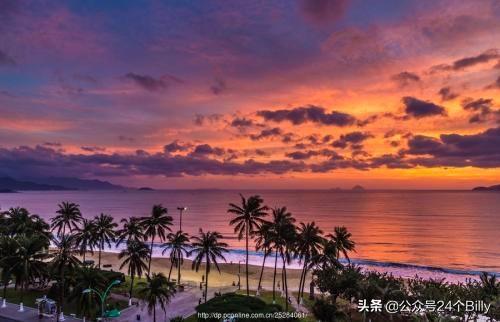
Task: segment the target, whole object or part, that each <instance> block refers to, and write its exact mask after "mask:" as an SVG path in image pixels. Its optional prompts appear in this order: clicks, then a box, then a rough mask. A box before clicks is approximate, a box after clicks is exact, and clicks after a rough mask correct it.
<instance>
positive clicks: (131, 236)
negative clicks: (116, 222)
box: [116, 217, 144, 246]
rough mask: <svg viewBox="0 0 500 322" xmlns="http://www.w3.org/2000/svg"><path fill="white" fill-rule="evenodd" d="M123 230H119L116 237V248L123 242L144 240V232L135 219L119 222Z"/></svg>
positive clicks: (138, 221)
mask: <svg viewBox="0 0 500 322" xmlns="http://www.w3.org/2000/svg"><path fill="white" fill-rule="evenodd" d="M121 223H122V225H123V228H122V229H120V230H119V231H118V232H117V233H116V235H117V238H116V246H120V244H121V243H123V242H124V241H125V242H126V241H129V240H135V241H142V240H144V232H143V229H142V225H141V221H140V219H139V218H137V217H131V218H130V219H127V218H124V219H122V220H121Z"/></svg>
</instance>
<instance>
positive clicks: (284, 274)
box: [283, 258, 288, 312]
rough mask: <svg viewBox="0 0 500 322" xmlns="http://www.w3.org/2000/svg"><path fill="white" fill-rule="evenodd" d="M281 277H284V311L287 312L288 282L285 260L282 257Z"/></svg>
mask: <svg viewBox="0 0 500 322" xmlns="http://www.w3.org/2000/svg"><path fill="white" fill-rule="evenodd" d="M283 277H284V283H283V287H284V288H285V311H287V312H288V283H287V281H286V262H285V258H283Z"/></svg>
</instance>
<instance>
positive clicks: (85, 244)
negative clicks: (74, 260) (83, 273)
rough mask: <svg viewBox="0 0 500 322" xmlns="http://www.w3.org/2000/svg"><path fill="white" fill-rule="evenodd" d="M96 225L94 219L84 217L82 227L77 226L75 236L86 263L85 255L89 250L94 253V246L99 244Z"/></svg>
mask: <svg viewBox="0 0 500 322" xmlns="http://www.w3.org/2000/svg"><path fill="white" fill-rule="evenodd" d="M95 233H96V225H95V222H94V221H93V220H88V219H83V222H82V227H81V228H77V232H76V234H75V235H74V236H75V244H76V246H77V247H78V248H79V251H80V255H82V256H83V263H84V264H85V255H86V254H87V251H90V253H91V254H92V255H93V254H94V247H95V246H97V239H96V235H95Z"/></svg>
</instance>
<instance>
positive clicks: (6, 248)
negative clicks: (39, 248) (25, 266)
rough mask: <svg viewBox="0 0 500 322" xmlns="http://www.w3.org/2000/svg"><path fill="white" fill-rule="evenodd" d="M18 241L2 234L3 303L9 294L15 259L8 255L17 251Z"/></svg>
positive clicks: (0, 253)
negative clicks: (8, 287) (12, 266)
mask: <svg viewBox="0 0 500 322" xmlns="http://www.w3.org/2000/svg"><path fill="white" fill-rule="evenodd" d="M17 245H18V244H17V241H16V240H15V239H14V238H13V237H9V236H1V237H0V268H1V269H2V275H1V281H2V285H3V295H2V298H3V303H2V306H4V305H6V304H5V301H6V300H5V297H6V296H7V286H8V285H9V282H10V280H11V278H12V275H13V274H12V270H11V264H12V261H13V260H7V257H9V256H12V255H13V254H15V253H16V252H17Z"/></svg>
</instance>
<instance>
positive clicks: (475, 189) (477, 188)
mask: <svg viewBox="0 0 500 322" xmlns="http://www.w3.org/2000/svg"><path fill="white" fill-rule="evenodd" d="M472 190H473V191H500V184H497V185H494V186H489V187H475V188H474V189H472Z"/></svg>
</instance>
